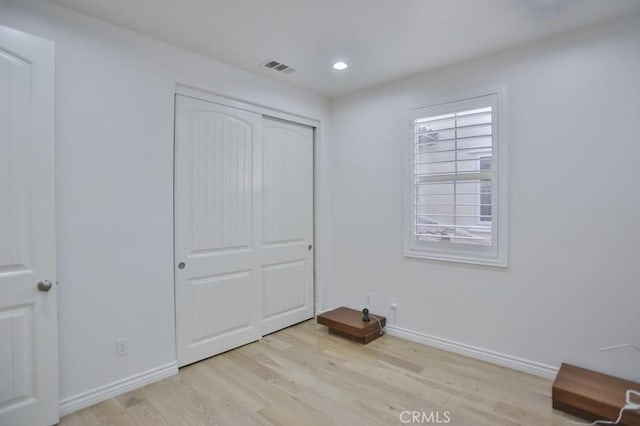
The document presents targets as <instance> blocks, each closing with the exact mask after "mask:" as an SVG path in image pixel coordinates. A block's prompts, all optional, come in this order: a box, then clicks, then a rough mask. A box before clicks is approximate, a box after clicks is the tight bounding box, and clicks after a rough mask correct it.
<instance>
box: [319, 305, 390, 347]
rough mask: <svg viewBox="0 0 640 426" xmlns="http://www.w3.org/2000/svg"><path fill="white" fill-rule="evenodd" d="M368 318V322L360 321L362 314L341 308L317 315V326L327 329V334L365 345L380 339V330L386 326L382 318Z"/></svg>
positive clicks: (372, 315)
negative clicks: (323, 326)
mask: <svg viewBox="0 0 640 426" xmlns="http://www.w3.org/2000/svg"><path fill="white" fill-rule="evenodd" d="M370 318H371V320H370V321H369V322H365V321H362V312H360V311H356V310H355V309H349V308H345V307H342V308H338V309H334V310H333V311H329V312H325V313H323V314H320V315H318V324H322V325H326V326H327V327H329V333H332V334H336V335H338V336H342V337H346V338H348V339H351V340H355V341H356V342H360V343H363V344H365V345H366V344H367V343H369V342H371V341H372V340H375V339H377V338H378V337H380V336H381V334H382V333H381V329H382V328H384V326H385V325H386V324H387V319H386V318H385V317H383V316H380V315H374V314H370ZM376 318H377V319H378V320H379V321H378V320H376Z"/></svg>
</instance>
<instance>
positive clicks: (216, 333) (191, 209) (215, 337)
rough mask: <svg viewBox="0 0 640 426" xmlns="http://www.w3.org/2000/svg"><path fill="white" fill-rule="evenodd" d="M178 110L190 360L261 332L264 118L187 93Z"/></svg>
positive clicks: (183, 294)
mask: <svg viewBox="0 0 640 426" xmlns="http://www.w3.org/2000/svg"><path fill="white" fill-rule="evenodd" d="M176 114H177V120H176V174H175V246H176V263H177V265H176V266H177V267H176V323H177V324H176V325H177V337H178V339H177V340H178V362H179V364H180V365H186V364H189V363H192V362H194V361H198V360H200V359H203V358H206V357H209V356H212V355H215V354H217V353H220V352H224V351H226V350H228V349H231V348H233V347H236V346H239V345H242V344H245V343H248V342H251V341H253V340H256V339H258V338H259V333H260V332H259V327H258V325H259V312H257V294H258V291H259V290H258V289H259V287H258V280H259V275H258V274H257V273H256V266H257V263H256V256H257V251H256V241H257V238H258V236H257V235H256V225H259V223H256V218H255V217H254V214H253V209H254V208H255V206H254V202H253V199H254V197H255V195H254V193H255V188H256V181H255V179H256V175H255V168H256V165H255V162H256V160H255V155H256V148H257V144H258V142H259V140H260V137H261V133H260V132H261V117H260V116H259V115H258V114H253V113H249V112H246V111H242V110H238V109H234V108H229V107H225V106H222V105H218V104H214V103H211V102H206V101H202V100H197V99H193V98H188V97H184V96H177V98H176ZM182 264H184V268H181V266H182Z"/></svg>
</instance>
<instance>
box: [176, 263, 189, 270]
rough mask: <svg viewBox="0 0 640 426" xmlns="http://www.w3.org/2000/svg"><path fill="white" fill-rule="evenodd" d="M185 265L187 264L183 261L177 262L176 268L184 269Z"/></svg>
mask: <svg viewBox="0 0 640 426" xmlns="http://www.w3.org/2000/svg"><path fill="white" fill-rule="evenodd" d="M185 266H187V265H186V264H185V263H184V262H180V263H178V269H184V267H185Z"/></svg>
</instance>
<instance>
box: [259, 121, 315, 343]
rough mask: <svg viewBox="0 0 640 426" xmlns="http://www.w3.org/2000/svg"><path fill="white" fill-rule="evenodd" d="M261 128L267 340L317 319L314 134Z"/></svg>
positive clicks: (299, 128)
mask: <svg viewBox="0 0 640 426" xmlns="http://www.w3.org/2000/svg"><path fill="white" fill-rule="evenodd" d="M263 125H264V129H263V134H264V146H263V153H264V154H263V176H264V177H263V188H264V191H263V212H264V213H263V224H264V226H263V237H262V246H261V247H262V249H261V256H260V257H261V268H262V277H261V284H262V297H261V300H262V334H263V335H264V334H268V333H272V332H274V331H276V330H280V329H282V328H284V327H288V326H290V325H292V324H295V323H298V322H300V321H304V320H307V319H309V318H311V317H313V129H312V128H311V127H308V126H303V125H299V124H294V123H290V122H285V121H281V120H277V119H271V118H267V117H265V118H264V120H263Z"/></svg>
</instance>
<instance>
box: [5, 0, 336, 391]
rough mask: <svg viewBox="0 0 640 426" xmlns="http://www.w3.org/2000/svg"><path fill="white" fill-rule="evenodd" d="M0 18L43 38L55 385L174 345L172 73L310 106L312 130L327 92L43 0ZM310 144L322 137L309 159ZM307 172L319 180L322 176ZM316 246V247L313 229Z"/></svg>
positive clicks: (92, 383)
mask: <svg viewBox="0 0 640 426" xmlns="http://www.w3.org/2000/svg"><path fill="white" fill-rule="evenodd" d="M0 25H5V26H9V27H13V28H16V29H19V30H22V31H25V32H28V33H32V34H35V35H38V36H41V37H44V38H47V39H50V40H53V41H55V43H56V73H57V75H56V92H57V93H56V162H57V176H56V178H57V182H56V192H57V193H56V196H57V206H56V214H57V243H58V274H59V275H58V279H59V281H60V288H59V307H60V310H59V312H60V317H59V325H60V338H59V341H60V395H61V398H62V399H66V398H69V397H74V396H77V395H79V394H82V393H83V392H86V391H89V390H92V389H95V388H97V387H99V386H103V385H108V384H110V383H112V382H114V381H117V380H120V379H123V378H127V377H130V376H132V375H134V374H138V373H141V372H144V371H147V370H149V369H153V368H156V367H158V366H162V365H165V364H167V363H171V362H173V361H175V359H176V355H175V335H174V306H173V94H174V87H175V83H176V81H179V82H182V83H186V84H190V85H192V86H196V87H200V88H203V89H206V90H210V91H212V92H215V93H218V94H222V95H227V96H232V97H235V98H239V99H243V100H247V101H252V102H254V103H258V104H263V105H267V106H271V107H274V108H277V109H280V110H284V111H288V112H293V113H297V114H301V115H305V116H309V117H312V118H316V119H320V120H322V121H323V124H322V136H323V141H325V140H327V139H328V136H327V135H328V132H327V128H326V126H325V124H324V121H326V118H327V115H328V113H327V111H328V110H327V101H326V100H325V99H324V98H322V97H320V96H317V95H314V94H311V93H308V92H305V91H302V90H298V89H294V88H291V87H288V86H285V85H282V84H279V83H276V82H274V81H271V80H268V79H265V78H262V77H259V76H257V75H253V74H250V73H247V72H244V71H241V70H238V69H235V68H233V67H230V66H227V65H224V64H221V63H218V62H215V61H212V60H209V59H206V58H203V57H201V56H198V55H195V54H192V53H189V52H187V51H184V50H181V49H178V48H175V47H172V46H169V45H167V44H163V43H161V42H158V41H154V40H152V39H149V38H146V37H143V36H141V35H137V34H135V33H132V32H129V31H126V30H123V29H121V28H118V27H114V26H111V25H107V24H105V23H102V22H100V21H97V20H94V19H92V18H89V17H87V16H85V15H81V14H78V13H75V12H72V11H69V10H67V9H65V8H62V7H59V6H56V5H54V4H52V3H48V2H39V1H31V0H26V1H25V0H20V1H15V2H11V1H5V0H0ZM324 145H326V144H323V146H324ZM324 155H325V154H324V148H323V151H322V152H321V155H320V161H321V162H322V161H323V157H324ZM319 185H320V190H321V191H325V189H324V188H325V186H324V185H323V180H322V179H321V180H320V182H319ZM323 197H324V196H322V195H321V198H323ZM324 216H327V217H328V215H324ZM321 218H322V216H321ZM321 218H320V219H321ZM320 225H321V226H322V222H321V223H320ZM316 246H317V247H318V249H319V250H320V253H318V255H319V256H320V257H322V256H323V251H322V250H323V249H322V247H323V244H322V241H316ZM321 260H322V259H321ZM321 280H322V276H319V278H318V281H319V282H320V281H321ZM322 294H323V293H322V290H321V291H320V297H322ZM323 303H324V302H322V301H320V305H321V306H322V304H323ZM122 337H127V338H128V339H129V355H128V356H126V357H122V358H117V357H116V356H115V341H116V339H119V338H122Z"/></svg>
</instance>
